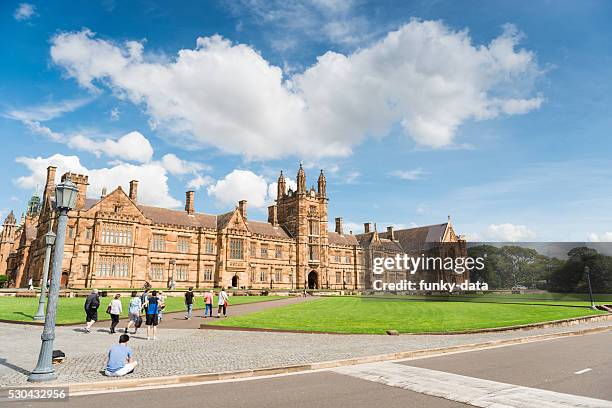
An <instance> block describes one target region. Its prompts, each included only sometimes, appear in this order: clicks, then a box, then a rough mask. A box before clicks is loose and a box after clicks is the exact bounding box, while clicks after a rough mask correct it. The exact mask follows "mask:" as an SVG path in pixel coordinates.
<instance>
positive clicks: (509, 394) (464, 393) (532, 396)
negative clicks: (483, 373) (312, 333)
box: [332, 362, 612, 408]
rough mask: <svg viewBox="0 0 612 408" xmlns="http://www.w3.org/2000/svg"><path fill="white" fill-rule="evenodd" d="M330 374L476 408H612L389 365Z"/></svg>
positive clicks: (560, 395)
mask: <svg viewBox="0 0 612 408" xmlns="http://www.w3.org/2000/svg"><path fill="white" fill-rule="evenodd" d="M332 371H334V372H336V373H339V374H345V375H349V376H351V377H355V378H360V379H363V380H367V381H373V382H376V383H379V384H385V385H389V386H391V387H397V388H402V389H405V390H410V391H415V392H418V393H421V394H426V395H431V396H434V397H441V398H444V399H447V400H451V401H457V402H462V403H465V404H471V405H474V406H477V407H486V408H491V407H517V408H518V407H520V408H528V407H537V408H543V407H546V408H561V407H564V408H569V407H572V408H573V407H581V408H612V402H611V401H604V400H600V399H595V398H589V397H582V396H578V395H571V394H563V393H559V392H553V391H546V390H541V389H537V388H529V387H523V386H519V385H514V384H505V383H500V382H495V381H490V380H483V379H480V378H473V377H467V376H464V375H457V374H451V373H446V372H443V371H436V370H429V369H426V368H420V367H411V366H406V365H402V364H396V363H391V362H381V363H371V364H362V365H355V366H346V367H339V368H336V369H334V370H332Z"/></svg>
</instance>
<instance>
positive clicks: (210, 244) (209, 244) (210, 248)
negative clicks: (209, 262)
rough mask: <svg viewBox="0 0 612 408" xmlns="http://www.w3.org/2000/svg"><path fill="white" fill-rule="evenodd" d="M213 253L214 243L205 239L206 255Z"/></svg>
mask: <svg viewBox="0 0 612 408" xmlns="http://www.w3.org/2000/svg"><path fill="white" fill-rule="evenodd" d="M214 252H215V243H214V241H213V240H212V239H210V238H207V239H206V253H207V254H213V253H214Z"/></svg>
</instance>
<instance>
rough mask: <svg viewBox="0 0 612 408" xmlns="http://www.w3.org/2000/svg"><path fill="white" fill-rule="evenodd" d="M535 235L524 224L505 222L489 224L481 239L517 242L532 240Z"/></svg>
mask: <svg viewBox="0 0 612 408" xmlns="http://www.w3.org/2000/svg"><path fill="white" fill-rule="evenodd" d="M535 237H536V234H535V232H533V231H532V230H530V229H529V228H527V227H526V226H525V225H517V224H510V223H505V224H491V225H489V227H488V228H487V230H486V232H485V234H484V237H483V239H484V240H490V241H504V242H518V241H529V240H533V239H534V238H535Z"/></svg>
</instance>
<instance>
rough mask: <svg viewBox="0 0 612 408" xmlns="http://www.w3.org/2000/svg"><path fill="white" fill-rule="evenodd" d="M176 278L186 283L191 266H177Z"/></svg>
mask: <svg viewBox="0 0 612 408" xmlns="http://www.w3.org/2000/svg"><path fill="white" fill-rule="evenodd" d="M174 272H175V273H174V276H176V280H179V281H186V280H187V277H188V276H189V265H185V264H179V265H176V270H175V271H174Z"/></svg>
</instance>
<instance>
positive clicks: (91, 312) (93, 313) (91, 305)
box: [85, 289, 100, 333]
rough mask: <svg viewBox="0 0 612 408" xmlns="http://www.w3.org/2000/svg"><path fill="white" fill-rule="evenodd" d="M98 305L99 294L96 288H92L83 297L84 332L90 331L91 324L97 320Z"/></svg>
mask: <svg viewBox="0 0 612 408" xmlns="http://www.w3.org/2000/svg"><path fill="white" fill-rule="evenodd" d="M99 307H100V296H99V295H98V289H92V290H91V293H90V294H89V295H87V299H85V315H86V317H85V321H86V322H87V323H86V325H85V333H91V326H93V325H94V323H95V322H97V321H98V308H99Z"/></svg>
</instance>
